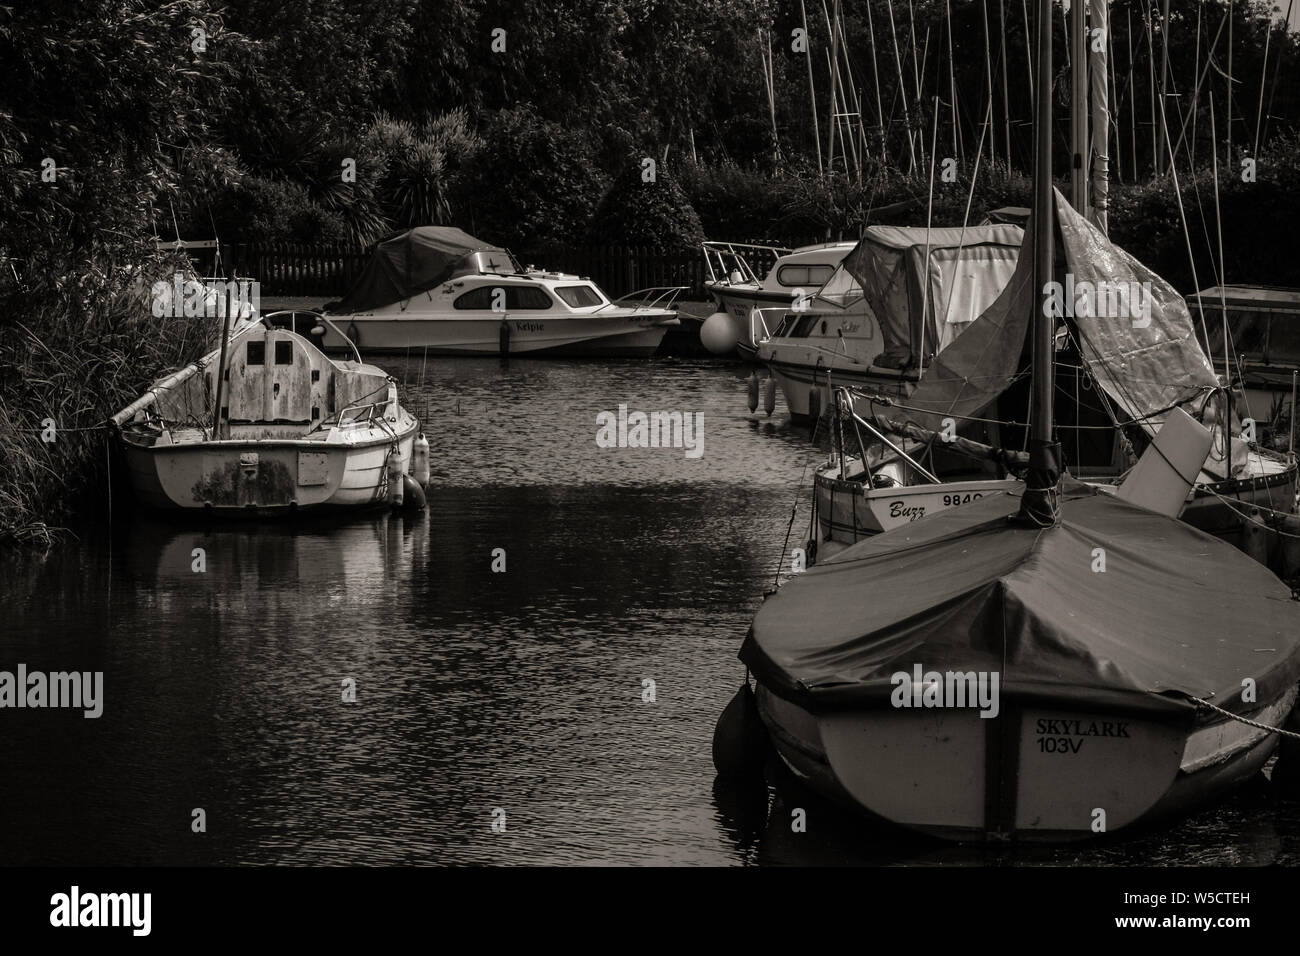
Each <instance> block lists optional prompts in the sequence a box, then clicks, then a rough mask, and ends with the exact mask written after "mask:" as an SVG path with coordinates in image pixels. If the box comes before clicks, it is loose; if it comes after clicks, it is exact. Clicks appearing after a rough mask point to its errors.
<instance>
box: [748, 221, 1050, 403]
mask: <svg viewBox="0 0 1300 956" xmlns="http://www.w3.org/2000/svg"><path fill="white" fill-rule="evenodd" d="M1023 236H1024V230H1023V229H1021V228H1020V227H1018V226H1013V225H1007V224H1001V225H987V226H968V227H966V228H964V229H962V228H943V229H924V228H911V227H904V226H869V227H868V228H867V231H866V234H865V235H864V236H863V238H862V240H861V241H860V242H859V243H857V245H856V246H855V247H854V248H853V250H852V251H851V252H850V253H849V254H848V255H847V256H846V257H845V259H844V261H843V263H842V264H841V265H840V267H839V268H838V269H837V270H836V271H835V273H834V274H833V275H832V276H831V278H830V279H829V280H828V281H827V282H826V284H825V285H824V286H822V287H821V288H820V289H819V290H818V291H817V293H816V294H815V295H814V296H813V297H812V298H811V300H810V301H808V302H807V303H806V306H807V307H806V308H800V309H783V310H779V312H778V313H777V314H776V315H775V316H773V317H774V318H775V319H776V321H774V322H770V323H768V325H769V326H770V327H771V328H772V329H773V331H772V333H771V335H769V336H768V337H766V338H765V339H764V340H763V341H761V342H760V343H759V346H758V358H759V360H760V361H762V362H764V363H766V364H767V366H768V368H769V369H770V370H771V373H772V375H773V377H774V378H775V379H776V381H777V384H778V385H779V386H780V387H781V391H782V393H783V395H784V396H785V401H786V406H787V407H788V408H789V410H790V413H791V415H792V416H793V417H794V418H796V419H802V418H813V419H816V418H817V417H818V416H819V415H820V413H821V410H822V409H824V408H826V407H828V404H829V402H830V395H831V389H832V388H833V387H835V386H836V385H855V386H858V387H861V388H865V389H868V390H870V391H873V392H877V393H879V394H884V395H894V396H901V395H907V394H909V393H910V392H911V391H912V389H914V388H915V387H916V383H917V382H918V381H919V380H920V377H921V375H922V373H923V372H924V370H925V368H926V366H927V365H928V364H929V361H930V358H931V357H933V355H934V354H935V353H937V352H939V351H941V350H942V349H944V348H946V347H947V346H948V345H950V344H951V343H952V342H953V341H954V340H955V339H956V338H957V336H959V335H960V334H961V332H962V331H963V330H964V329H966V328H967V327H968V326H969V325H970V324H971V323H972V322H974V321H975V319H977V318H978V317H979V316H980V315H981V314H982V313H983V312H984V310H985V309H986V308H988V306H989V305H991V304H992V303H993V301H994V300H995V299H996V298H997V297H998V295H999V294H1000V293H1001V292H1002V290H1003V289H1004V288H1005V287H1006V284H1007V283H1008V282H1009V281H1010V280H1011V276H1012V273H1014V272H1015V268H1016V261H1017V257H1018V256H1019V253H1020V244H1021V240H1022V238H1023ZM769 314H771V313H769Z"/></svg>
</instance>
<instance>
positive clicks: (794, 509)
mask: <svg viewBox="0 0 1300 956" xmlns="http://www.w3.org/2000/svg"><path fill="white" fill-rule="evenodd" d="M820 426H821V418H820V417H819V418H818V419H817V421H815V422H814V423H813V433H812V438H811V440H810V445H811V447H810V448H809V449H808V453H807V454H805V455H804V459H803V467H802V468H801V469H800V470H799V484H798V485H796V486H795V492H794V504H793V505H791V506H790V521H789V523H788V524H787V525H786V526H785V540H784V541H783V542H782V543H781V554H780V555H779V556H778V557H777V561H776V577H775V578H774V579H773V581H772V586H773V587H774V588H779V587H780V586H781V565H782V564H784V563H785V553H786V550H787V549H788V548H789V547H790V533H791V532H792V531H793V530H794V516H795V515H796V514H797V513H798V511H799V499H800V498H801V497H802V496H803V492H804V476H805V475H807V474H808V462H809V460H810V459H811V457H812V453H813V450H814V449H816V450H818V451H820V449H817V432H818V431H819V429H820Z"/></svg>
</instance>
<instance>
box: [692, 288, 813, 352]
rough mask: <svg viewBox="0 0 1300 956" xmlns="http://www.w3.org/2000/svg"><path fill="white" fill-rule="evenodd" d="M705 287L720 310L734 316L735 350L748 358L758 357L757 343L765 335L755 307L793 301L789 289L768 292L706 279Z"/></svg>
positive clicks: (775, 306) (773, 306)
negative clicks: (755, 312)
mask: <svg viewBox="0 0 1300 956" xmlns="http://www.w3.org/2000/svg"><path fill="white" fill-rule="evenodd" d="M704 287H705V289H706V290H707V291H708V292H709V294H710V295H712V296H713V300H714V301H715V302H716V303H717V306H718V311H719V312H724V313H726V315H727V316H728V317H729V318H730V319H731V325H732V328H733V330H734V333H735V337H736V353H737V354H738V355H740V356H741V358H745V359H753V358H755V357H756V356H757V354H758V343H759V342H760V341H762V339H763V338H764V337H765V335H766V333H765V331H764V329H763V326H762V323H761V320H760V319H759V317H758V316H756V315H755V314H754V310H755V309H777V308H789V307H790V303H791V301H792V296H791V294H790V293H789V292H766V291H764V290H762V289H759V288H756V287H749V288H746V287H744V286H732V285H727V284H724V283H715V282H706V283H705V284H704Z"/></svg>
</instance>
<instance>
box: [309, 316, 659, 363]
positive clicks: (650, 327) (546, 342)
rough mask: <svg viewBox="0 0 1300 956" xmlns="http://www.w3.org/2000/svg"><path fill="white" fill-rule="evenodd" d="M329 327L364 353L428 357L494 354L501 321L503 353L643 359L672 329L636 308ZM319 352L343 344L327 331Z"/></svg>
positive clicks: (365, 319)
mask: <svg viewBox="0 0 1300 956" xmlns="http://www.w3.org/2000/svg"><path fill="white" fill-rule="evenodd" d="M331 318H332V320H333V322H334V324H335V325H337V326H338V327H339V328H340V329H341V330H343V331H344V332H345V333H346V334H347V335H348V337H349V338H352V339H353V340H354V341H355V342H356V344H357V346H358V347H359V348H360V349H361V350H362V351H364V352H367V353H371V352H408V351H415V350H419V351H420V352H421V353H422V354H425V353H427V354H429V355H500V354H502V340H503V336H502V323H503V321H504V322H505V324H506V325H507V326H508V327H509V330H510V334H509V339H508V342H507V343H506V347H507V349H508V352H509V354H511V355H515V354H534V353H536V354H545V355H554V356H561V355H567V356H574V355H580V356H599V357H615V356H622V357H648V356H651V355H653V354H654V353H655V352H656V351H658V349H659V346H660V344H661V343H662V342H663V338H664V335H666V334H667V332H668V330H669V329H670V328H673V327H675V326H677V325H678V320H677V318H676V316H675V315H674V314H673V313H671V312H664V311H657V310H641V311H637V312H635V313H630V314H627V315H612V316H610V315H598V314H592V315H566V316H565V317H563V318H556V317H545V318H527V319H518V318H515V317H513V316H509V315H507V316H506V318H505V319H504V320H503V319H502V318H501V317H500V316H495V315H494V316H491V317H466V318H455V317H434V316H420V315H418V314H409V313H405V314H401V315H355V316H332V317H331ZM325 348H327V349H343V348H347V344H346V343H345V342H344V341H343V339H342V338H341V337H340V336H339V334H338V333H337V332H335V331H334V330H333V329H330V328H327V329H326V333H325Z"/></svg>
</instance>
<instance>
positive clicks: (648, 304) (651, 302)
mask: <svg viewBox="0 0 1300 956" xmlns="http://www.w3.org/2000/svg"><path fill="white" fill-rule="evenodd" d="M689 288H690V286H684V285H658V286H651V287H650V288H648V289H637V290H636V291H635V292H629V293H628V294H627V295H621V296H619V297H618V298H617V299H615V300H614V301H613V302H610V303H608V305H603V306H601V307H600V309H597V310H596V311H597V312H599V311H601V309H605V308H608V307H609V306H622V307H624V308H627V307H631V308H634V309H666V310H671V309H672V308H673V307H674V306H675V305H676V302H677V297H678V296H680V295H681V294H682V293H683V292H685V291H687V290H688V289H689Z"/></svg>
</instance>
